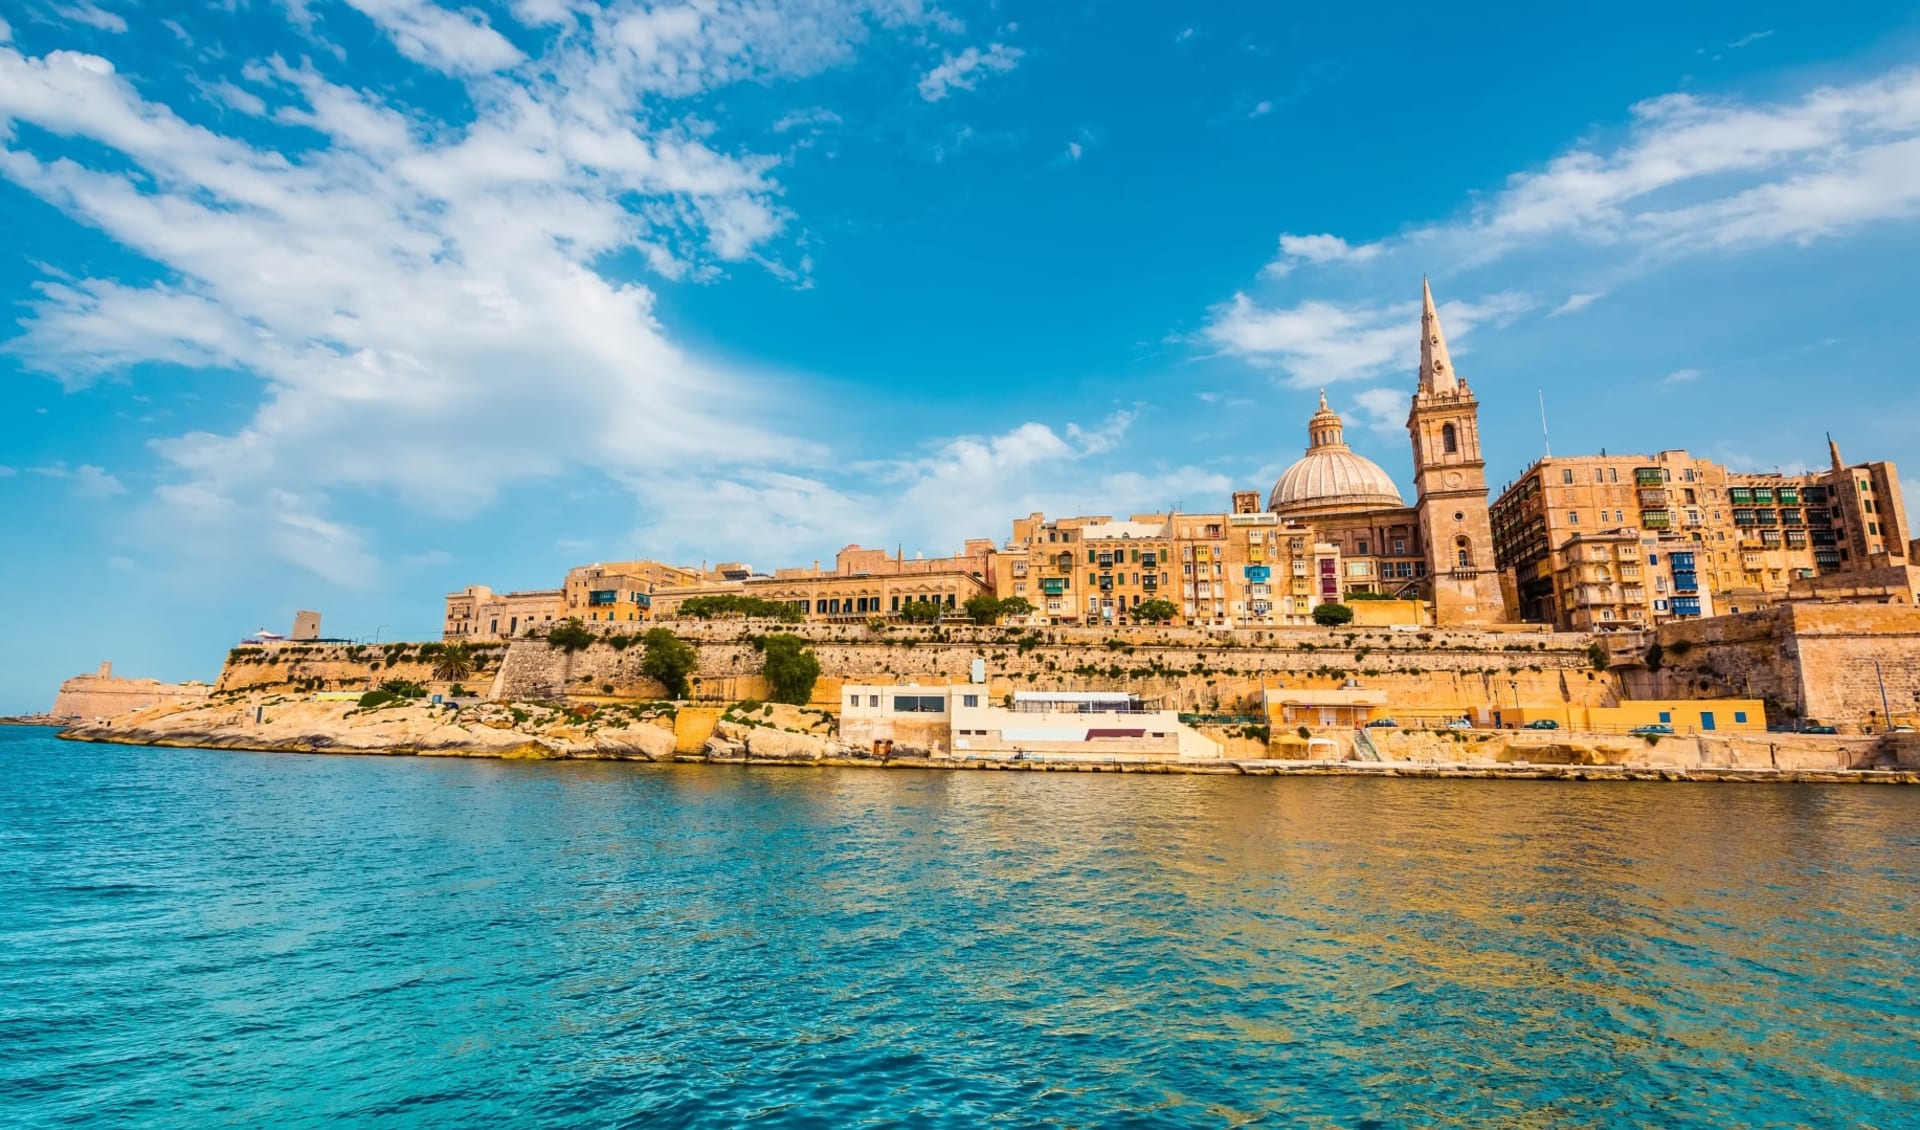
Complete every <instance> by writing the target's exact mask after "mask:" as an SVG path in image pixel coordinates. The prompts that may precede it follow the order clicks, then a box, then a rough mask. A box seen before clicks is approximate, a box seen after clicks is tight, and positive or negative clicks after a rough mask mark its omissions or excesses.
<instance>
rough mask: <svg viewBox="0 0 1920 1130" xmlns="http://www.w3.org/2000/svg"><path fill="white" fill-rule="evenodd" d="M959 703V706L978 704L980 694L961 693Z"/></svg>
mask: <svg viewBox="0 0 1920 1130" xmlns="http://www.w3.org/2000/svg"><path fill="white" fill-rule="evenodd" d="M960 705H961V706H979V705H980V696H979V695H977V694H963V695H961V696H960Z"/></svg>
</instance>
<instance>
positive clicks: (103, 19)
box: [53, 3, 127, 35]
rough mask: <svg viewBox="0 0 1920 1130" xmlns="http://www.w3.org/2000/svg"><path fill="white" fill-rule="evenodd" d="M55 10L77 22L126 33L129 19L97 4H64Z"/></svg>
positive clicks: (63, 16)
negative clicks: (122, 17)
mask: <svg viewBox="0 0 1920 1130" xmlns="http://www.w3.org/2000/svg"><path fill="white" fill-rule="evenodd" d="M53 10H54V12H55V13H56V14H58V15H59V16H61V17H62V18H63V19H69V20H72V21H73V22H74V23H77V24H86V25H87V26H88V27H97V28H99V29H100V30H101V31H110V32H113V33H114V34H115V35H124V34H126V30H127V21H126V20H124V19H121V18H120V16H119V15H117V14H116V13H113V12H109V11H107V10H105V9H104V8H101V7H99V6H98V5H96V4H87V3H80V4H62V5H57V6H55V8H54V9H53Z"/></svg>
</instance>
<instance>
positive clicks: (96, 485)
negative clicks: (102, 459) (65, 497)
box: [27, 461, 127, 499]
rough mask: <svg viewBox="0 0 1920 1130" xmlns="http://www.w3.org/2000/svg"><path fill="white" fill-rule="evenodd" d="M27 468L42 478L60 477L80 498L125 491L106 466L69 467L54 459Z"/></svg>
mask: <svg viewBox="0 0 1920 1130" xmlns="http://www.w3.org/2000/svg"><path fill="white" fill-rule="evenodd" d="M27 470H28V472H29V473H31V474H35V475H39V476H41V477H42V478H48V479H60V480H63V481H65V482H67V483H69V484H70V485H71V486H72V489H73V493H74V494H75V495H76V496H77V497H80V498H90V499H99V498H112V497H113V496H114V495H116V494H125V493H126V491H127V488H126V487H125V486H123V485H122V484H121V482H120V480H119V479H116V478H114V477H113V476H112V475H110V474H108V473H107V470H106V468H104V467H99V466H96V465H94V464H92V463H82V464H80V465H79V466H78V467H69V466H67V465H66V463H65V462H63V461H56V462H53V463H48V464H45V465H43V466H39V467H29V468H27Z"/></svg>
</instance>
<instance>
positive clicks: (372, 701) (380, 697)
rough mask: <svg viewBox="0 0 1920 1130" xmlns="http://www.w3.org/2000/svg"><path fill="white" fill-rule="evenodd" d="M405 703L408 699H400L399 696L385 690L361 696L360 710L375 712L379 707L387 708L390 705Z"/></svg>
mask: <svg viewBox="0 0 1920 1130" xmlns="http://www.w3.org/2000/svg"><path fill="white" fill-rule="evenodd" d="M405 701H406V699H404V698H402V697H400V696H399V695H397V694H392V693H390V692H388V691H384V690H373V691H368V692H367V693H366V694H363V695H361V696H360V709H362V710H373V709H376V708H378V707H382V706H386V705H388V704H389V703H395V702H405Z"/></svg>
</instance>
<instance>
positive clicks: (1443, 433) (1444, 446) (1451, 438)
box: [1440, 424, 1460, 455]
mask: <svg viewBox="0 0 1920 1130" xmlns="http://www.w3.org/2000/svg"><path fill="white" fill-rule="evenodd" d="M1440 449H1441V450H1442V451H1444V452H1446V453H1447V454H1448V455H1452V454H1453V453H1454V452H1456V451H1459V450H1460V436H1459V433H1457V432H1455V431H1454V430H1453V425H1452V424H1448V425H1447V426H1446V427H1444V428H1441V429H1440Z"/></svg>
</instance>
